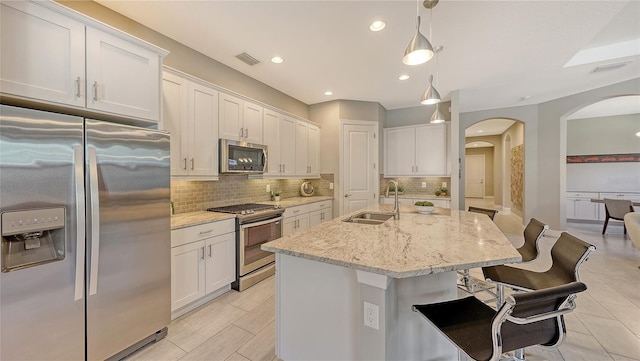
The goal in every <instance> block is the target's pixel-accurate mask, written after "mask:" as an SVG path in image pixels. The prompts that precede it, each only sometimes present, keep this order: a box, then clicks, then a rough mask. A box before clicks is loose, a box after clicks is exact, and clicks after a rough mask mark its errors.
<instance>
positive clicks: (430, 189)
mask: <svg viewBox="0 0 640 361" xmlns="http://www.w3.org/2000/svg"><path fill="white" fill-rule="evenodd" d="M390 180H394V181H396V182H398V185H400V186H403V187H404V193H411V194H428V195H433V194H434V193H435V191H436V189H438V188H440V187H441V186H442V184H443V182H447V189H449V190H450V189H451V178H450V177H423V178H400V177H398V178H385V177H384V176H383V175H382V174H381V175H380V194H381V195H384V192H385V190H386V189H387V183H388V182H389V181H390ZM422 182H426V183H427V187H426V188H422ZM449 195H451V193H449Z"/></svg>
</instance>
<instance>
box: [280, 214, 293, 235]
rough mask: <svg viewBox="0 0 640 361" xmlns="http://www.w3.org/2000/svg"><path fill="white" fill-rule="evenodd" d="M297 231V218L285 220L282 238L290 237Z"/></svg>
mask: <svg viewBox="0 0 640 361" xmlns="http://www.w3.org/2000/svg"><path fill="white" fill-rule="evenodd" d="M295 231H296V217H288V218H285V219H284V221H283V222H282V236H283V237H284V236H289V235H292V234H294V233H295Z"/></svg>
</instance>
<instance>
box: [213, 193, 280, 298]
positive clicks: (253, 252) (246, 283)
mask: <svg viewBox="0 0 640 361" xmlns="http://www.w3.org/2000/svg"><path fill="white" fill-rule="evenodd" d="M207 210H208V211H210V212H223V213H232V214H235V215H236V254H237V257H236V281H235V282H234V283H232V284H231V287H232V288H233V289H235V290H238V291H244V290H245V289H247V288H248V287H251V286H253V285H254V284H256V283H258V282H260V281H262V280H263V279H265V278H267V277H269V276H271V275H272V274H275V271H276V266H275V259H276V258H275V255H274V254H273V253H271V252H267V251H263V250H261V249H260V246H261V245H262V244H263V243H267V242H270V241H273V240H274V239H277V238H280V237H281V236H282V214H283V213H284V208H280V206H272V205H268V204H259V203H245V204H238V205H232V206H226V207H217V208H209V209H207Z"/></svg>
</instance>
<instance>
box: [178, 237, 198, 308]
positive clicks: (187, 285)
mask: <svg viewBox="0 0 640 361" xmlns="http://www.w3.org/2000/svg"><path fill="white" fill-rule="evenodd" d="M204 248H205V247H204V241H199V242H193V243H188V244H185V245H183V246H178V247H174V248H172V249H171V310H172V311H174V310H176V309H178V308H180V307H182V306H185V305H187V304H189V303H191V302H193V301H195V300H197V299H198V298H200V297H203V296H204V295H205V258H204Z"/></svg>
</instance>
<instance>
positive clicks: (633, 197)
mask: <svg viewBox="0 0 640 361" xmlns="http://www.w3.org/2000/svg"><path fill="white" fill-rule="evenodd" d="M605 198H608V199H628V200H630V201H633V202H638V201H640V193H626V192H618V193H600V199H605Z"/></svg>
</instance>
